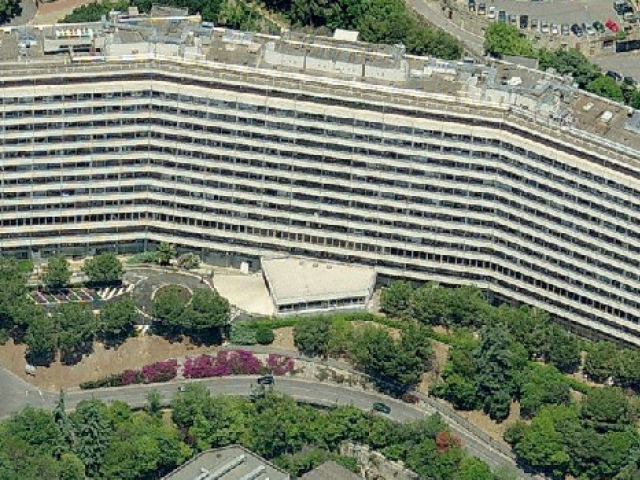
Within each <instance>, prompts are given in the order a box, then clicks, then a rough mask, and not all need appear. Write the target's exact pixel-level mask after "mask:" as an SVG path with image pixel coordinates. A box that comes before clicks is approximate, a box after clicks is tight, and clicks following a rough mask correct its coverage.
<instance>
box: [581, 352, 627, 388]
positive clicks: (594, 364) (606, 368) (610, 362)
mask: <svg viewBox="0 0 640 480" xmlns="http://www.w3.org/2000/svg"><path fill="white" fill-rule="evenodd" d="M619 370H620V360H619V358H618V349H617V348H616V346H615V345H614V344H613V343H611V342H598V343H596V344H595V345H592V346H591V348H590V349H589V351H588V352H587V358H586V360H585V362H584V369H583V371H584V373H585V374H587V375H588V376H589V378H590V379H591V380H593V381H594V382H599V383H602V382H604V381H606V380H607V379H608V378H610V377H615V376H616V374H617V373H618V372H619Z"/></svg>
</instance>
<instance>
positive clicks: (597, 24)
mask: <svg viewBox="0 0 640 480" xmlns="http://www.w3.org/2000/svg"><path fill="white" fill-rule="evenodd" d="M593 28H595V29H596V31H597V32H599V33H602V32H604V25H603V24H602V23H601V22H598V21H597V20H596V21H595V22H593Z"/></svg>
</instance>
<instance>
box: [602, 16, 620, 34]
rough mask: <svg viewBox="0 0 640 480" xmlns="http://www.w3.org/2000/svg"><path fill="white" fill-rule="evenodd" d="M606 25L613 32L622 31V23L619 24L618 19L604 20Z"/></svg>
mask: <svg viewBox="0 0 640 480" xmlns="http://www.w3.org/2000/svg"><path fill="white" fill-rule="evenodd" d="M604 26H605V27H607V28H608V29H609V30H611V31H612V32H613V33H618V32H619V31H620V25H618V24H617V23H616V21H615V20H613V19H611V18H610V19H609V20H607V21H606V22H604Z"/></svg>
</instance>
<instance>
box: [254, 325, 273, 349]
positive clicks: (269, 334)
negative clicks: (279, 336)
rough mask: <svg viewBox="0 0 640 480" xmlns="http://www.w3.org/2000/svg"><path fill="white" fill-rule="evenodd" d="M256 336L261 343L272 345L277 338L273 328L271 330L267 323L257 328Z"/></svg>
mask: <svg viewBox="0 0 640 480" xmlns="http://www.w3.org/2000/svg"><path fill="white" fill-rule="evenodd" d="M255 336H256V341H257V342H258V343H259V344H260V345H270V344H272V343H273V341H274V340H275V338H276V337H275V335H274V334H273V330H271V329H270V328H269V327H267V326H266V325H264V326H261V327H259V328H257V329H256V333H255Z"/></svg>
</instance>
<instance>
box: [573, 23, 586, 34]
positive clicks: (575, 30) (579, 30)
mask: <svg viewBox="0 0 640 480" xmlns="http://www.w3.org/2000/svg"><path fill="white" fill-rule="evenodd" d="M571 31H572V32H573V34H574V35H575V36H576V37H581V36H582V35H584V33H583V32H582V28H580V25H578V24H577V23H574V24H573V25H571Z"/></svg>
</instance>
